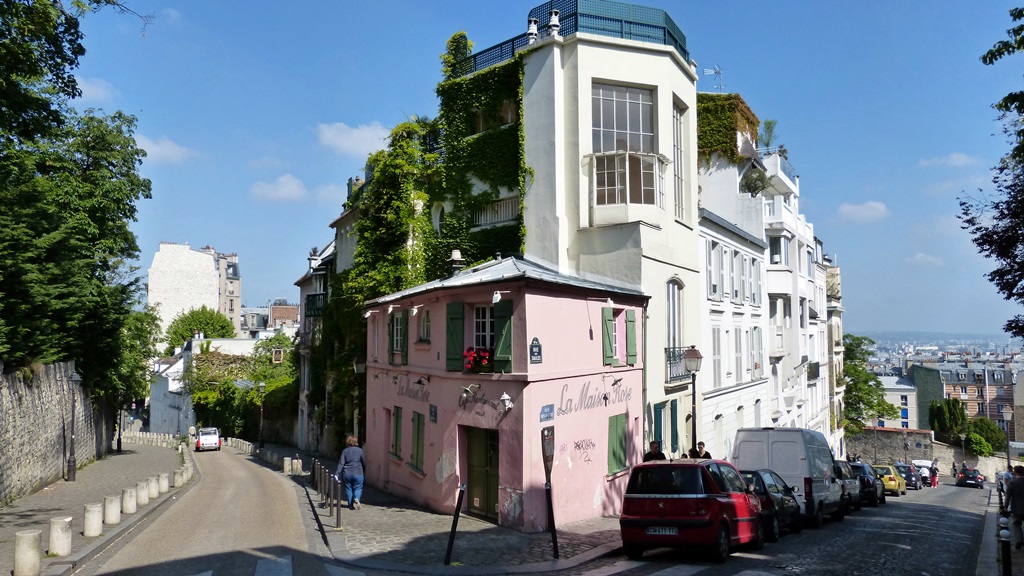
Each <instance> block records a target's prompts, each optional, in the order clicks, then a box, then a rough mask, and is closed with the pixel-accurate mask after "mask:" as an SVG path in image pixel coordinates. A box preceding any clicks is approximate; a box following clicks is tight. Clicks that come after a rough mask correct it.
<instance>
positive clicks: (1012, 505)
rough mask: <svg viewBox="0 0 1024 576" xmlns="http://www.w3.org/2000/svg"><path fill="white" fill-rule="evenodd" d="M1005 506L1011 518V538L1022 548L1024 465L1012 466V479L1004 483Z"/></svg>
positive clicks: (1023, 539) (1023, 537)
mask: <svg viewBox="0 0 1024 576" xmlns="http://www.w3.org/2000/svg"><path fill="white" fill-rule="evenodd" d="M1006 506H1007V507H1008V508H1009V509H1010V515H1011V516H1012V519H1013V539H1014V541H1015V542H1016V543H1017V549H1018V550H1020V549H1021V548H1024V533H1022V531H1021V523H1022V522H1024V466H1014V467H1013V480H1010V483H1009V484H1007V485H1006Z"/></svg>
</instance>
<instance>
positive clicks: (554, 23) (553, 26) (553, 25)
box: [548, 10, 562, 36]
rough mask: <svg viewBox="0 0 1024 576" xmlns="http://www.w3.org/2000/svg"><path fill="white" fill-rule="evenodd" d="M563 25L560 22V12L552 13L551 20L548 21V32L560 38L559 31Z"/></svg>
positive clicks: (553, 11)
mask: <svg viewBox="0 0 1024 576" xmlns="http://www.w3.org/2000/svg"><path fill="white" fill-rule="evenodd" d="M561 27H562V25H561V24H559V22H558V10H552V11H551V20H549V21H548V30H550V31H551V35H552V36H558V29H559V28H561Z"/></svg>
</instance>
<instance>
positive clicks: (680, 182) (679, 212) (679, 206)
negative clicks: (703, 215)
mask: <svg viewBox="0 0 1024 576" xmlns="http://www.w3.org/2000/svg"><path fill="white" fill-rule="evenodd" d="M684 114H685V110H683V108H682V107H681V106H679V105H678V104H676V105H674V106H672V184H673V185H674V186H675V198H674V199H675V204H676V205H675V216H676V220H682V219H683V217H684V216H686V186H685V185H686V179H685V178H684V172H685V170H686V164H685V160H686V155H685V153H684V152H683V141H684V140H685V138H684V135H685V134H686V130H685V128H684V123H683V115H684Z"/></svg>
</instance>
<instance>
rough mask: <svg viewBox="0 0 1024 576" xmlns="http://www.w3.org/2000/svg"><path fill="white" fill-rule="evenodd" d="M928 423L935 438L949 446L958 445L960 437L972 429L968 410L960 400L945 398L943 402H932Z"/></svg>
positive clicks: (929, 407)
mask: <svg viewBox="0 0 1024 576" xmlns="http://www.w3.org/2000/svg"><path fill="white" fill-rule="evenodd" d="M928 421H929V422H930V423H931V426H932V430H934V431H935V437H936V438H937V439H938V440H940V441H942V442H946V443H947V444H956V443H957V442H959V441H960V435H961V434H966V433H967V432H968V431H969V428H970V422H969V421H968V419H967V408H966V407H965V406H964V402H963V400H960V399H959V398H945V399H943V400H942V401H941V402H934V401H933V402H932V403H931V405H929V406H928Z"/></svg>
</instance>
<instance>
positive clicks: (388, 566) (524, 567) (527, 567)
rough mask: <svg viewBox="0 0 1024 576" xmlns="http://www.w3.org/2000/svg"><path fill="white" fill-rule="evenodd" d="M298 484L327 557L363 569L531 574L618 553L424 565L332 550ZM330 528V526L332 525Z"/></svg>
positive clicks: (469, 575)
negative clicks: (486, 563)
mask: <svg viewBox="0 0 1024 576" xmlns="http://www.w3.org/2000/svg"><path fill="white" fill-rule="evenodd" d="M302 488H303V489H304V490H305V491H306V501H307V502H309V506H310V510H311V511H312V512H313V517H314V518H315V519H316V524H317V528H318V529H319V530H320V537H321V538H322V539H323V541H324V545H325V546H327V549H328V551H330V553H331V557H332V558H334V559H335V560H336V561H338V562H341V563H343V564H346V565H349V566H354V567H357V568H364V569H367V570H382V571H385V572H405V573H410V574H428V575H436V576H446V575H449V574H458V575H462V576H494V575H497V574H531V573H537V572H554V571H558V570H567V569H570V568H576V567H579V566H580V565H581V564H584V563H587V562H591V561H593V560H597V559H598V558H603V557H605V556H610V555H612V554H616V553H619V552H620V551H621V550H622V545H621V544H601V545H599V546H595V547H594V548H592V549H590V550H587V551H586V552H582V553H580V554H577V555H575V556H573V557H571V558H564V559H562V558H560V559H558V560H547V561H545V562H532V563H529V564H514V565H508V566H501V565H498V566H494V565H492V566H456V565H449V566H445V565H443V564H441V565H430V566H424V565H421V564H400V563H398V562H388V561H387V560H377V559H375V558H364V557H362V556H357V555H355V554H350V553H349V552H348V551H347V550H346V551H337V552H336V551H335V550H334V549H333V548H331V546H330V543H329V541H328V540H327V532H326V528H325V527H324V524H323V522H322V521H321V520H320V514H319V512H318V511H317V507H316V505H315V504H314V503H313V497H312V496H311V495H310V491H309V488H310V487H309V483H303V486H302ZM331 529H332V530H334V528H331Z"/></svg>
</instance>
